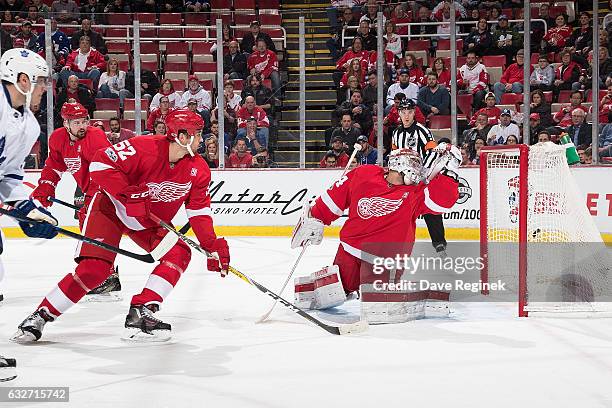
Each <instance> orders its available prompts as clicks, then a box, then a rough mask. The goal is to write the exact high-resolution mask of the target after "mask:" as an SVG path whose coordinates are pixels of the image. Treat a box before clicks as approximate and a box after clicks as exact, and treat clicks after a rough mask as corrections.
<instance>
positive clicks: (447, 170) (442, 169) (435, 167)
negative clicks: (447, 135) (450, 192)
mask: <svg viewBox="0 0 612 408" xmlns="http://www.w3.org/2000/svg"><path fill="white" fill-rule="evenodd" d="M433 150H434V151H435V152H436V153H438V157H437V158H436V160H434V162H433V163H432V165H431V167H430V168H429V169H427V174H426V180H427V183H429V182H430V181H431V180H433V179H434V177H436V176H437V175H438V173H442V174H443V175H445V176H448V177H450V178H452V179H453V180H455V181H457V180H458V178H459V176H458V174H457V171H458V170H459V165H460V164H461V151H460V150H459V149H458V148H457V147H456V146H453V145H451V144H448V143H444V142H443V143H440V144H439V145H438V146H436V147H435V148H434V149H433Z"/></svg>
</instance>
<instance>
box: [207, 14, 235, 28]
mask: <svg viewBox="0 0 612 408" xmlns="http://www.w3.org/2000/svg"><path fill="white" fill-rule="evenodd" d="M218 18H220V19H221V21H222V22H223V24H230V23H231V22H232V15H231V14H230V12H229V11H223V12H220V13H210V25H212V26H214V25H215V24H217V19H218Z"/></svg>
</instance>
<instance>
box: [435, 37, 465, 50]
mask: <svg viewBox="0 0 612 408" xmlns="http://www.w3.org/2000/svg"><path fill="white" fill-rule="evenodd" d="M437 49H438V50H450V40H449V39H440V40H438V46H437ZM462 49H463V40H462V39H461V38H458V39H457V51H461V50H462Z"/></svg>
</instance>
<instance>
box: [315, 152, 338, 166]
mask: <svg viewBox="0 0 612 408" xmlns="http://www.w3.org/2000/svg"><path fill="white" fill-rule="evenodd" d="M319 167H321V168H335V167H338V166H337V165H336V154H335V153H334V152H333V151H331V150H328V151H327V153H325V156H323V159H321V162H320V163H319Z"/></svg>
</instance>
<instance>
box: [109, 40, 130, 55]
mask: <svg viewBox="0 0 612 408" xmlns="http://www.w3.org/2000/svg"><path fill="white" fill-rule="evenodd" d="M106 49H107V50H108V53H109V54H129V53H130V50H131V46H130V44H128V43H126V42H107V43H106Z"/></svg>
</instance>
